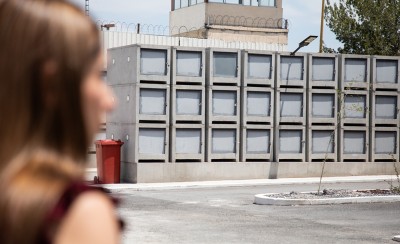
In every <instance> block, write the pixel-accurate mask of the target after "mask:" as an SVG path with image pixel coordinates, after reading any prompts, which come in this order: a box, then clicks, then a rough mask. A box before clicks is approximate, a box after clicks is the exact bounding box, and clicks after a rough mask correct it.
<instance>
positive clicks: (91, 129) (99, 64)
mask: <svg viewBox="0 0 400 244" xmlns="http://www.w3.org/2000/svg"><path fill="white" fill-rule="evenodd" d="M103 70H104V63H103V55H102V54H99V55H98V57H97V59H96V61H95V62H94V64H93V65H92V66H91V67H90V70H89V72H88V74H87V75H86V77H85V78H84V80H83V83H82V106H83V109H82V111H83V118H84V119H85V125H86V131H87V132H88V135H87V136H88V138H89V139H90V140H93V138H94V135H95V134H96V133H97V132H98V130H99V126H100V124H101V122H102V120H103V118H105V117H104V115H105V113H106V112H109V111H111V110H112V109H113V108H114V98H113V94H112V92H111V90H110V88H109V87H108V86H107V85H106V83H105V82H104V80H103Z"/></svg>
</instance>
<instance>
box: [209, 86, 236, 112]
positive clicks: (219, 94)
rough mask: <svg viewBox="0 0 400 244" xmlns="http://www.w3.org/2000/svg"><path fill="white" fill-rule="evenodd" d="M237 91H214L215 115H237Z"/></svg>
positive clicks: (213, 104)
mask: <svg viewBox="0 0 400 244" xmlns="http://www.w3.org/2000/svg"><path fill="white" fill-rule="evenodd" d="M236 95H237V94H236V92H235V91H212V111H213V115H226V116H233V115H236V102H237V101H236Z"/></svg>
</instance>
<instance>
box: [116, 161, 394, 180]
mask: <svg viewBox="0 0 400 244" xmlns="http://www.w3.org/2000/svg"><path fill="white" fill-rule="evenodd" d="M321 169H322V163H321V162H315V163H314V162H313V163H299V162H283V163H282V162H281V163H276V162H246V163H223V162H222V163H221V162H220V163H125V162H123V163H122V175H121V180H122V181H123V182H129V183H152V182H185V181H215V180H248V179H277V178H303V177H319V176H320V175H321ZM392 174H393V164H392V163H363V164H361V163H359V162H356V163H351V162H347V163H340V162H336V163H331V162H329V163H326V165H325V173H324V176H325V177H333V176H356V175H392Z"/></svg>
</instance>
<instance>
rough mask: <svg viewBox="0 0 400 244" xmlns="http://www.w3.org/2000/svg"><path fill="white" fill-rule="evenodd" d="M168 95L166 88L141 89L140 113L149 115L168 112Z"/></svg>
mask: <svg viewBox="0 0 400 244" xmlns="http://www.w3.org/2000/svg"><path fill="white" fill-rule="evenodd" d="M166 96H167V91H166V90H165V89H146V88H141V89H140V98H139V113H140V114H148V115H165V114H166V99H167V98H166Z"/></svg>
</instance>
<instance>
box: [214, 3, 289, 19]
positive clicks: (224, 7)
mask: <svg viewBox="0 0 400 244" xmlns="http://www.w3.org/2000/svg"><path fill="white" fill-rule="evenodd" d="M277 3H279V4H278V6H277V7H254V6H243V5H237V4H221V3H208V4H206V5H207V8H206V16H212V15H214V16H217V15H221V16H224V15H228V16H243V17H245V18H247V17H250V18H253V19H255V18H264V19H270V18H272V19H281V18H282V16H283V9H282V1H277Z"/></svg>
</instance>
